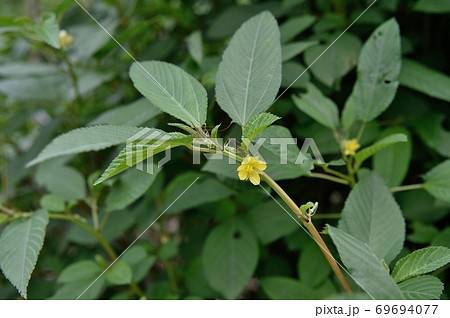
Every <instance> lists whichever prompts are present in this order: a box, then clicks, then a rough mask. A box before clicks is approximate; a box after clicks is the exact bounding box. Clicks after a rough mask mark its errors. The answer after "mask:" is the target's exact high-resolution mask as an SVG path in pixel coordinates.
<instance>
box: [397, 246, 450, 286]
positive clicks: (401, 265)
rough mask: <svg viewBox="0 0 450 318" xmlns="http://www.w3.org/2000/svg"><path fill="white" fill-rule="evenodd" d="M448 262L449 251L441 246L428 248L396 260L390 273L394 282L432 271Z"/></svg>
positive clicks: (449, 259) (449, 257) (449, 260)
mask: <svg viewBox="0 0 450 318" xmlns="http://www.w3.org/2000/svg"><path fill="white" fill-rule="evenodd" d="M449 262H450V249H448V248H446V247H443V246H430V247H426V248H422V249H420V250H416V251H414V252H412V253H411V254H408V255H406V256H405V257H403V258H401V259H399V260H398V262H397V263H396V264H395V267H394V270H393V271H392V277H393V278H394V279H395V281H396V282H397V283H398V282H402V281H404V280H406V279H408V278H411V277H414V276H419V275H422V274H426V273H429V272H431V271H434V270H436V269H438V268H440V267H442V266H444V265H446V264H447V263H449Z"/></svg>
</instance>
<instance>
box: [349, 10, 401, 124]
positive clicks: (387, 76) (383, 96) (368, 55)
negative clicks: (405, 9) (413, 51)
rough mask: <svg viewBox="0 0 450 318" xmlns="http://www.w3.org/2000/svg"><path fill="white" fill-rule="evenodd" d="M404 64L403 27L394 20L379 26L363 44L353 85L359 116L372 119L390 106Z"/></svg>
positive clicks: (365, 119) (368, 119)
mask: <svg viewBox="0 0 450 318" xmlns="http://www.w3.org/2000/svg"><path fill="white" fill-rule="evenodd" d="M400 67H401V50H400V30H399V26H398V24H397V22H396V21H395V19H390V20H388V21H386V22H385V23H383V24H382V25H381V26H379V27H378V28H377V29H376V30H375V31H374V32H373V33H372V35H371V36H370V38H369V40H367V42H366V43H365V44H364V45H363V48H362V50H361V54H360V56H359V62H358V79H357V81H356V83H355V86H354V87H353V95H354V98H355V106H356V112H357V114H358V117H359V119H361V120H364V121H371V120H372V119H374V118H376V117H377V116H378V115H380V114H381V113H382V112H383V111H384V110H386V108H388V107H389V105H390V104H391V102H392V100H393V99H394V96H395V94H396V92H397V87H398V85H399V82H398V76H399V74H400Z"/></svg>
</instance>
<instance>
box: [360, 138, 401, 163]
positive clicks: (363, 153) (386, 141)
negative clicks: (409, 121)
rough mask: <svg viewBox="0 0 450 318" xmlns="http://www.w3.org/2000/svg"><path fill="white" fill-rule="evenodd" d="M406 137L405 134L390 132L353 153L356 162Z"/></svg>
mask: <svg viewBox="0 0 450 318" xmlns="http://www.w3.org/2000/svg"><path fill="white" fill-rule="evenodd" d="M407 141H408V137H407V136H406V135H405V134H402V133H398V134H392V135H390V136H387V137H385V138H383V139H381V140H378V141H377V142H376V143H374V144H373V145H371V146H369V147H366V148H363V149H361V150H360V151H358V152H357V153H356V154H355V160H356V161H358V163H360V164H361V163H363V162H364V161H365V160H366V159H367V158H370V157H372V156H373V155H374V154H376V153H377V152H379V151H381V150H383V149H385V148H387V147H389V146H391V145H393V144H396V143H398V142H407Z"/></svg>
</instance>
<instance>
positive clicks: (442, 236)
mask: <svg viewBox="0 0 450 318" xmlns="http://www.w3.org/2000/svg"><path fill="white" fill-rule="evenodd" d="M431 245H434V246H445V247H448V248H450V226H446V227H445V228H444V229H443V230H442V231H441V232H440V233H439V234H438V235H437V236H436V237H435V238H434V240H433V242H431Z"/></svg>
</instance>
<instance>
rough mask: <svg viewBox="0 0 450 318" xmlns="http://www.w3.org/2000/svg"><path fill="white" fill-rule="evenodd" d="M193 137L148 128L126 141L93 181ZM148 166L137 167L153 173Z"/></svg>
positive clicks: (113, 174)
mask: <svg viewBox="0 0 450 318" xmlns="http://www.w3.org/2000/svg"><path fill="white" fill-rule="evenodd" d="M142 132H144V131H142ZM193 138H194V137H193V136H187V135H183V134H172V135H171V134H168V133H166V132H164V131H162V130H158V129H148V130H147V132H144V134H143V135H141V136H138V137H136V138H133V140H132V141H131V140H129V141H128V144H127V146H126V147H125V148H124V149H122V151H121V152H120V153H119V154H118V155H117V157H116V158H114V160H113V161H112V162H111V163H110V164H109V166H108V168H106V170H105V171H104V172H103V174H102V175H101V176H100V178H99V179H98V180H97V181H95V183H94V185H97V184H99V183H102V182H103V181H105V180H107V179H109V178H111V177H113V176H115V175H117V174H118V173H120V172H122V171H125V170H127V169H128V168H131V167H133V166H135V165H136V164H139V163H141V162H142V161H144V160H146V159H148V158H150V157H152V156H154V155H156V154H158V153H160V152H162V151H165V150H166V149H170V148H174V147H178V146H186V145H189V144H190V143H191V142H192V140H193ZM149 167H152V166H151V165H149V164H147V165H146V167H143V166H142V167H139V169H142V170H144V169H145V171H147V172H148V173H153V172H152V171H149V170H148V168H149Z"/></svg>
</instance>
